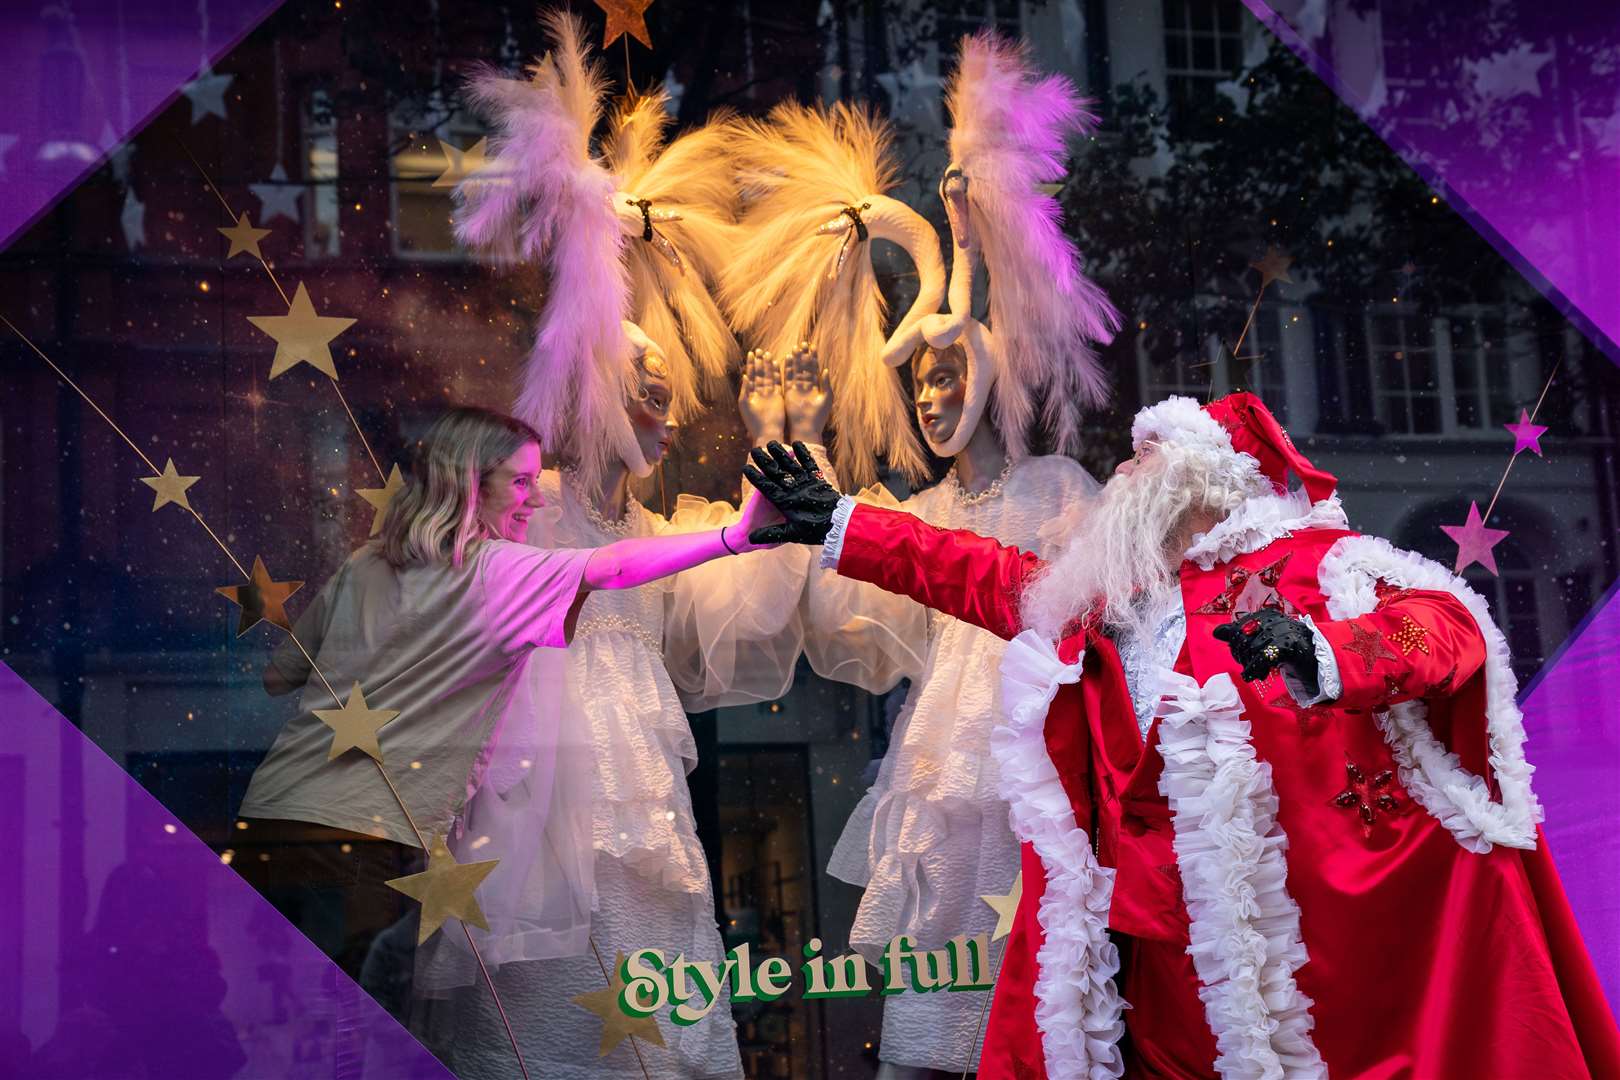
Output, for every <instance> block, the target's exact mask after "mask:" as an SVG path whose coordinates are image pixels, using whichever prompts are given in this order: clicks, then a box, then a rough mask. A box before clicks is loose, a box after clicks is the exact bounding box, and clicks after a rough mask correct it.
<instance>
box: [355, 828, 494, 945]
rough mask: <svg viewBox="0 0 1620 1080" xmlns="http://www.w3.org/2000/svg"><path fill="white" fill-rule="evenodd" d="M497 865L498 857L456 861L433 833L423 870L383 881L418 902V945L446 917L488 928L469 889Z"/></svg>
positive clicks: (448, 849)
mask: <svg viewBox="0 0 1620 1080" xmlns="http://www.w3.org/2000/svg"><path fill="white" fill-rule="evenodd" d="M499 864H500V860H499V859H490V860H488V861H486V862H475V863H458V862H456V857H455V856H454V855H452V854H450V848H449V847H448V846H446V844H445V842H444V837H442V836H436V837H434V838H433V844H432V846H431V847H429V848H428V868H427V869H426V870H424V871H422V872H421V873H420V874H408V875H406V876H405V877H397V878H393V879H392V880H390V881H387V882H385V883H384V884H386V885H387V886H388V887H389V888H390V889H393V890H395V891H396V892H402V893H404V894H405V895H406V896H408V897H410V898H411V899H412V900H415V901H416V902H417V903H419V904H421V905H422V922H421V925H420V926H419V927H418V928H417V931H416V943H417V944H418V945H420V944H422V943H423V942H424V941H426V940H427V939H428V938H430V937H432V936H433V934H434V931H436V930H438V929H439V927H441V926H443V925H444V923H445V920H446V919H460V920H461V921H462V922H464V923H472V924H473V925H474V926H476V927H478V928H479V929H480V930H488V929H489V923H487V922H485V921H484V909H483V908H481V907H479V906H478V898H477V897H476V896H474V895H473V890H475V889H477V888H478V886H479V885H482V884H483V882H484V879H485V878H487V877H489V874H490V871H492V870H494V869H495V867H496V866H498V865H499Z"/></svg>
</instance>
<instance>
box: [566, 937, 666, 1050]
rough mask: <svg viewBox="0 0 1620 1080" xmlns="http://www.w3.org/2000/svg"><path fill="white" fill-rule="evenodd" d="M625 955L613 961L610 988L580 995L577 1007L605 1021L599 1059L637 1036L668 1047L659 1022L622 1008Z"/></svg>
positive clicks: (653, 1043)
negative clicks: (620, 1004)
mask: <svg viewBox="0 0 1620 1080" xmlns="http://www.w3.org/2000/svg"><path fill="white" fill-rule="evenodd" d="M623 970H624V953H620V954H619V955H618V956H616V957H614V959H613V975H612V978H611V980H610V981H609V983H608V985H606V986H604V987H603V988H602V989H600V990H592V991H591V992H590V993H588V994H576V995H575V996H574V999H573V1000H574V1004H575V1005H578V1006H579V1007H580V1008H582V1009H585V1010H587V1011H589V1012H593V1013H595V1014H596V1015H597V1016H599V1017H601V1018H602V1041H601V1043H600V1044H599V1045H598V1046H597V1053H596V1056H597V1057H607V1056H608V1054H610V1053H612V1052H613V1048H614V1047H616V1046H618V1045H619V1044H620V1043H622V1042H624V1040H626V1039H628V1038H630V1037H632V1036H634V1037H635V1038H637V1039H642V1040H645V1041H646V1042H649V1043H651V1044H652V1045H654V1046H663V1045H664V1033H663V1032H662V1031H660V1030H658V1021H657V1020H656V1019H654V1018H653V1017H651V1016H631V1015H629V1014H628V1013H626V1012H625V1011H624V1009H622V1008H620V1006H619V995H620V994H622V993H624V985H625V984H624V976H623V975H622V974H621V972H622V971H623Z"/></svg>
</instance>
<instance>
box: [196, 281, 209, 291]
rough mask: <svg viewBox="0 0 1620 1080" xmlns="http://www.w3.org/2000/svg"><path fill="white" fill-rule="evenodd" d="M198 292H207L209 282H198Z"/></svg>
mask: <svg viewBox="0 0 1620 1080" xmlns="http://www.w3.org/2000/svg"><path fill="white" fill-rule="evenodd" d="M197 291H198V292H207V291H208V282H206V281H199V282H197Z"/></svg>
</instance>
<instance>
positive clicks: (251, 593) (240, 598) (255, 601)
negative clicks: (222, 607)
mask: <svg viewBox="0 0 1620 1080" xmlns="http://www.w3.org/2000/svg"><path fill="white" fill-rule="evenodd" d="M303 587H304V583H303V582H302V581H273V580H271V578H270V571H268V570H266V569H265V567H264V560H263V559H261V558H260V557H259V556H257V555H255V556H253V573H252V575H251V576H250V578H249V580H248V583H247V584H246V585H221V586H220V587H219V588H217V589H215V590H214V591H215V592H217V593H219V595H221V596H223V597H224V598H225V599H227V600H229V601H230V602H231V603H233V604H235V605H236V606H237V607H240V608H241V609H242V617H241V618H240V619H238V620H237V621H236V636H237V637H241V636H242V635H243V634H245V633H247V632H248V631H249V630H251V629H253V628H254V627H255V626H258V625H259V623H261V622H268V623H274V624H275V625H276V626H279V627H281V628H282V629H283V630H287V631H291V630H292V621H291V620H290V619H288V618H287V607H286V604H287V598H288V597H289V596H291V595H292V594H293V593H295V592H297V591H298V590H299V589H302V588H303Z"/></svg>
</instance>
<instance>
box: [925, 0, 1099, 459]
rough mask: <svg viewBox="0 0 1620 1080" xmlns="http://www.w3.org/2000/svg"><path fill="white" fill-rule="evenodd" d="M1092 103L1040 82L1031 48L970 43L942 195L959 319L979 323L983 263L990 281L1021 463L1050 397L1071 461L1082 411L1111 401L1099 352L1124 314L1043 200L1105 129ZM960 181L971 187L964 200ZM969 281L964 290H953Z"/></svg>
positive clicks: (954, 93) (1014, 447) (1003, 381)
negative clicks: (1098, 129)
mask: <svg viewBox="0 0 1620 1080" xmlns="http://www.w3.org/2000/svg"><path fill="white" fill-rule="evenodd" d="M1088 104H1089V102H1087V101H1086V100H1085V99H1084V98H1082V97H1081V96H1080V95H1079V93H1078V92H1077V91H1076V90H1075V88H1074V85H1073V84H1072V83H1070V82H1069V80H1068V79H1066V78H1064V77H1062V76H1061V75H1044V76H1043V75H1041V74H1040V73H1039V72H1038V71H1037V70H1036V69H1035V67H1034V65H1033V64H1032V63H1031V61H1030V59H1029V56H1028V54H1027V52H1026V50H1025V49H1024V48H1022V47H1021V46H1019V45H1016V44H1013V43H1011V42H1008V41H1005V40H1003V39H1001V38H999V37H997V36H996V35H995V34H993V33H990V32H981V33H979V34H975V35H972V36H969V37H964V38H963V39H962V46H961V54H960V60H959V63H958V65H957V69H956V74H955V76H954V78H953V79H952V80H951V84H950V89H949V93H948V105H949V108H950V113H951V120H952V128H951V139H950V150H951V159H952V160H951V166H950V168H949V169H948V170H947V174H946V183H945V184H944V185H942V188H944V189H945V194H946V206H947V209H949V210H950V211H951V215H950V216H951V231H952V234H953V236H954V237H955V241H956V247H957V251H956V256H957V257H956V260H955V269H954V270H953V275H952V277H953V279H952V282H951V309H952V312H953V314H954V316H955V317H956V318H962V317H965V316H970V312H969V310H968V306H967V305H968V304H969V303H970V298H971V292H972V287H971V274H972V256H973V254H974V253H975V252H976V253H977V254H978V255H979V257H980V258H981V259H982V260H983V262H984V266H985V269H986V270H987V271H988V272H989V276H990V289H989V311H988V318H989V329H990V336H991V337H992V339H993V343H992V345H991V351H992V353H993V356H994V362H995V363H996V366H997V368H998V369H999V370H998V372H997V378H996V380H995V381H996V403H997V410H996V422H997V427H998V428H999V430H1000V432H1001V434H1002V436H1003V438H1004V440H1005V442H1006V445H1007V449H1008V452H1009V453H1010V454H1012V455H1013V456H1015V457H1017V456H1020V455H1021V454H1023V453H1024V452H1025V446H1024V439H1025V433H1026V432H1028V431H1029V429H1030V427H1031V424H1032V422H1033V421H1034V420H1035V416H1036V400H1037V397H1039V396H1041V395H1044V397H1045V403H1044V406H1043V407H1042V409H1041V419H1042V421H1043V422H1044V424H1045V425H1046V427H1047V428H1048V429H1049V430H1050V432H1051V435H1052V439H1053V443H1054V447H1053V448H1054V449H1055V450H1056V451H1057V452H1059V453H1069V454H1072V453H1075V452H1077V451H1078V450H1079V448H1080V420H1081V417H1082V416H1083V414H1084V411H1085V410H1086V409H1087V408H1088V407H1092V406H1099V405H1103V404H1106V403H1107V401H1108V398H1109V385H1108V379H1107V376H1106V375H1105V373H1104V372H1103V370H1102V366H1101V365H1100V364H1099V363H1098V360H1097V354H1096V345H1097V344H1099V343H1104V344H1105V343H1107V342H1108V341H1110V340H1112V339H1113V335H1114V333H1115V332H1116V331H1117V330H1118V329H1119V325H1120V315H1119V312H1118V311H1117V310H1116V309H1115V308H1114V306H1113V304H1111V303H1110V302H1109V300H1108V298H1107V296H1106V295H1104V293H1103V291H1102V290H1101V289H1100V288H1099V287H1098V286H1097V285H1096V284H1095V283H1093V282H1092V281H1091V280H1090V279H1089V278H1087V277H1086V275H1085V274H1084V272H1083V271H1082V270H1081V266H1080V255H1079V252H1078V251H1077V250H1076V248H1075V245H1074V242H1073V241H1072V240H1070V239H1069V237H1067V236H1066V235H1064V233H1063V229H1062V208H1061V206H1060V205H1059V204H1058V201H1057V200H1056V199H1055V198H1054V197H1053V196H1051V195H1050V194H1048V193H1047V192H1046V191H1044V190H1042V185H1043V184H1048V183H1052V182H1055V181H1058V180H1061V179H1062V178H1063V175H1064V173H1065V171H1066V166H1067V161H1068V143H1069V140H1070V139H1071V138H1072V137H1074V136H1076V135H1079V134H1082V133H1085V132H1087V131H1089V130H1091V129H1092V128H1093V127H1094V126H1095V124H1096V120H1097V118H1096V116H1095V115H1093V114H1092V113H1090V112H1089V111H1087V109H1086V106H1087V105H1088ZM953 173H954V174H957V176H958V177H959V179H960V181H962V183H958V184H956V185H955V187H954V190H952V174H953ZM964 196H965V200H964ZM964 201H965V205H964ZM964 211H965V213H964ZM963 272H965V273H966V274H967V281H966V288H965V289H964V288H963V287H962V285H961V284H959V283H958V282H957V281H956V280H955V278H956V275H957V274H958V273H963Z"/></svg>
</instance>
